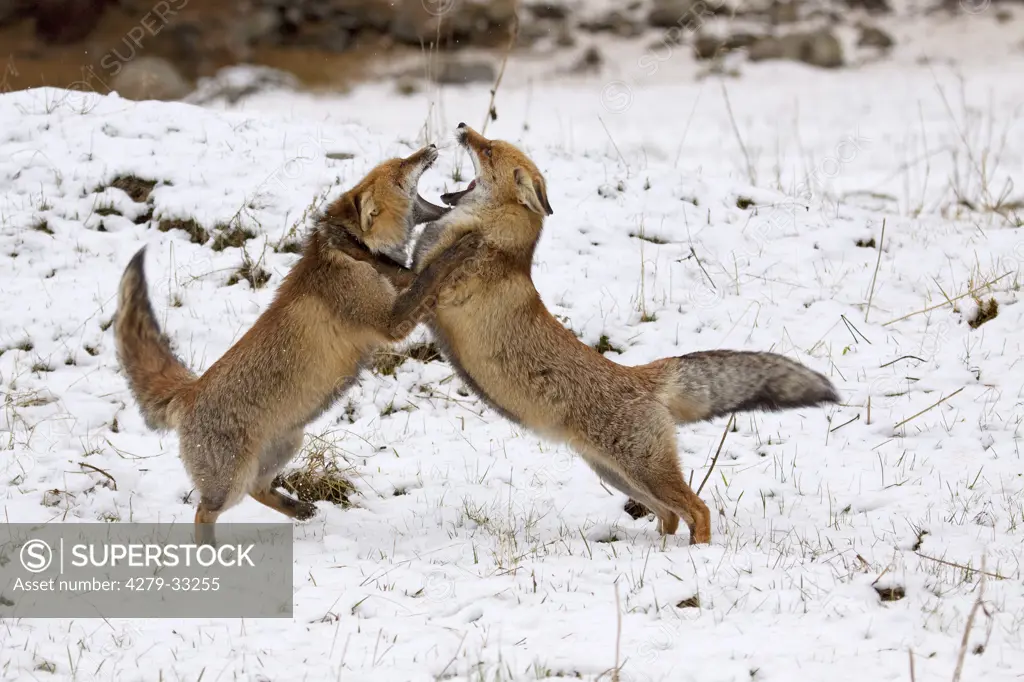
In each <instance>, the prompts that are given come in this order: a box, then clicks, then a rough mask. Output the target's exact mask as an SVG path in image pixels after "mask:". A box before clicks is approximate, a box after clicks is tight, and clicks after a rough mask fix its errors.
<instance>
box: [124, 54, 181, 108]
mask: <svg viewBox="0 0 1024 682" xmlns="http://www.w3.org/2000/svg"><path fill="white" fill-rule="evenodd" d="M110 87H111V89H112V90H115V91H117V94H119V95H120V96H121V97H124V98H125V99H131V100H136V101H141V100H164V101H167V100H177V99H181V98H182V97H184V96H185V95H187V94H188V93H189V92H191V91H192V87H191V86H190V85H189V83H188V81H186V80H185V79H184V78H183V77H182V75H181V74H180V73H179V72H178V70H177V69H176V68H174V66H172V65H171V64H170V63H169V62H168V61H167V60H165V59H161V58H159V57H136V58H135V59H133V60H131V61H130V62H127V63H125V64H124V65H123V67H122V68H121V70H120V71H119V72H118V74H117V75H116V76H115V77H114V79H113V81H111V83H110Z"/></svg>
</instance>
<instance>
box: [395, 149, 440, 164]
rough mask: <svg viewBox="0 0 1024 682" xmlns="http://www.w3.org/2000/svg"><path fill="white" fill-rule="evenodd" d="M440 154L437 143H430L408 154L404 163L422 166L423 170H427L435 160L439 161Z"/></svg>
mask: <svg viewBox="0 0 1024 682" xmlns="http://www.w3.org/2000/svg"><path fill="white" fill-rule="evenodd" d="M438 155H439V153H438V151H437V145H436V144H430V145H427V146H426V147H423V148H422V149H419V150H417V151H415V152H413V153H412V154H410V155H409V156H407V157H406V158H405V159H403V161H402V163H403V164H407V163H411V164H414V165H417V166H420V167H421V169H422V170H426V169H428V168H430V167H431V166H433V165H434V162H435V161H437V157H438Z"/></svg>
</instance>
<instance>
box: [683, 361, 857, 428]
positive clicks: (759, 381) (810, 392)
mask: <svg viewBox="0 0 1024 682" xmlns="http://www.w3.org/2000/svg"><path fill="white" fill-rule="evenodd" d="M675 360H676V368H677V375H676V377H675V381H674V382H673V386H672V387H671V388H670V394H671V397H673V398H674V399H675V400H674V401H673V402H677V403H678V404H680V405H685V406H686V409H683V410H674V411H675V412H678V413H679V414H677V417H679V418H680V419H681V421H697V420H704V419H713V418H715V417H719V416H723V415H727V414H730V413H732V412H753V411H758V410H763V411H767V412H777V411H781V410H789V409H796V408H801V407H814V406H817V405H823V404H825V403H836V402H839V392H838V391H836V388H835V386H833V385H832V382H831V381H829V379H828V378H827V377H825V375H823V374H821V373H819V372H815V371H814V370H812V369H810V368H808V367H805V366H804V365H801V364H800V363H799V362H796V361H794V360H790V359H789V358H787V357H784V356H782V355H778V354H776V353H757V352H748V351H729V350H716V351H701V352H697V353H689V354H687V355H682V356H679V357H677V358H675ZM693 417H696V419H694V418H693Z"/></svg>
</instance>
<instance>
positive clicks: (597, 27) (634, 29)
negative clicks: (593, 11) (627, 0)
mask: <svg viewBox="0 0 1024 682" xmlns="http://www.w3.org/2000/svg"><path fill="white" fill-rule="evenodd" d="M580 29H582V30H584V31H587V32H588V33H611V34H613V35H616V36H619V37H620V38H635V37H637V36H639V35H640V34H642V33H643V32H644V27H643V26H642V25H641V24H640V22H637V21H634V20H632V19H630V18H629V17H628V16H626V15H625V14H623V13H622V12H619V11H616V10H613V11H611V12H609V13H608V14H606V15H604V16H602V17H598V18H596V19H591V20H589V21H584V22H581V23H580Z"/></svg>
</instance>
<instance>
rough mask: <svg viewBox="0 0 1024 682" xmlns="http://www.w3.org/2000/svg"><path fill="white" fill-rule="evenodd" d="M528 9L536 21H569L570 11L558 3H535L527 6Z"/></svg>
mask: <svg viewBox="0 0 1024 682" xmlns="http://www.w3.org/2000/svg"><path fill="white" fill-rule="evenodd" d="M526 9H528V10H529V11H530V13H531V14H532V15H533V16H534V18H535V19H557V20H562V19H568V18H569V9H568V8H567V7H566V6H565V5H562V4H560V3H557V2H535V3H533V4H530V5H527V6H526Z"/></svg>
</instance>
